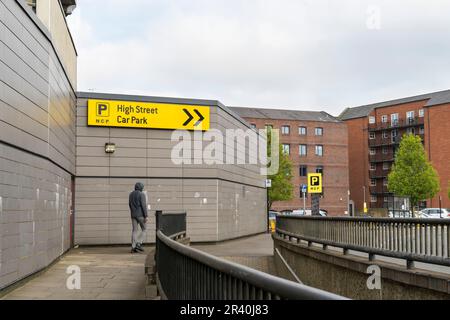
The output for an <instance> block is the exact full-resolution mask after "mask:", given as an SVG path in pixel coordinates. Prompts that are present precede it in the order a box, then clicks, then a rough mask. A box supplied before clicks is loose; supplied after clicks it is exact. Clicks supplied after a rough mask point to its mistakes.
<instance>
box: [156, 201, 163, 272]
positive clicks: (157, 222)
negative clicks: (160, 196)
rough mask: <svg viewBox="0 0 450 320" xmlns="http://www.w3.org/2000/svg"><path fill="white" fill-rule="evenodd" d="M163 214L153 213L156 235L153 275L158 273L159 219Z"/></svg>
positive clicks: (159, 212)
mask: <svg viewBox="0 0 450 320" xmlns="http://www.w3.org/2000/svg"><path fill="white" fill-rule="evenodd" d="M162 214H163V212H162V211H160V210H158V211H156V213H155V218H156V219H155V224H156V233H155V274H157V273H158V231H159V230H160V228H159V227H160V223H161V217H162Z"/></svg>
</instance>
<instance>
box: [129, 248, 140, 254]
mask: <svg viewBox="0 0 450 320" xmlns="http://www.w3.org/2000/svg"><path fill="white" fill-rule="evenodd" d="M131 253H139V251H138V250H137V248H134V249H131Z"/></svg>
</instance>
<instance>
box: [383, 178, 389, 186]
mask: <svg viewBox="0 0 450 320" xmlns="http://www.w3.org/2000/svg"><path fill="white" fill-rule="evenodd" d="M383 186H385V187H387V186H388V179H384V180H383Z"/></svg>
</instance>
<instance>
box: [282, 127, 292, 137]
mask: <svg viewBox="0 0 450 320" xmlns="http://www.w3.org/2000/svg"><path fill="white" fill-rule="evenodd" d="M281 134H283V135H289V134H291V127H289V126H282V127H281Z"/></svg>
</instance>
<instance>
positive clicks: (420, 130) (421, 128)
mask: <svg viewBox="0 0 450 320" xmlns="http://www.w3.org/2000/svg"><path fill="white" fill-rule="evenodd" d="M419 134H425V127H424V126H422V127H420V129H419Z"/></svg>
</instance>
